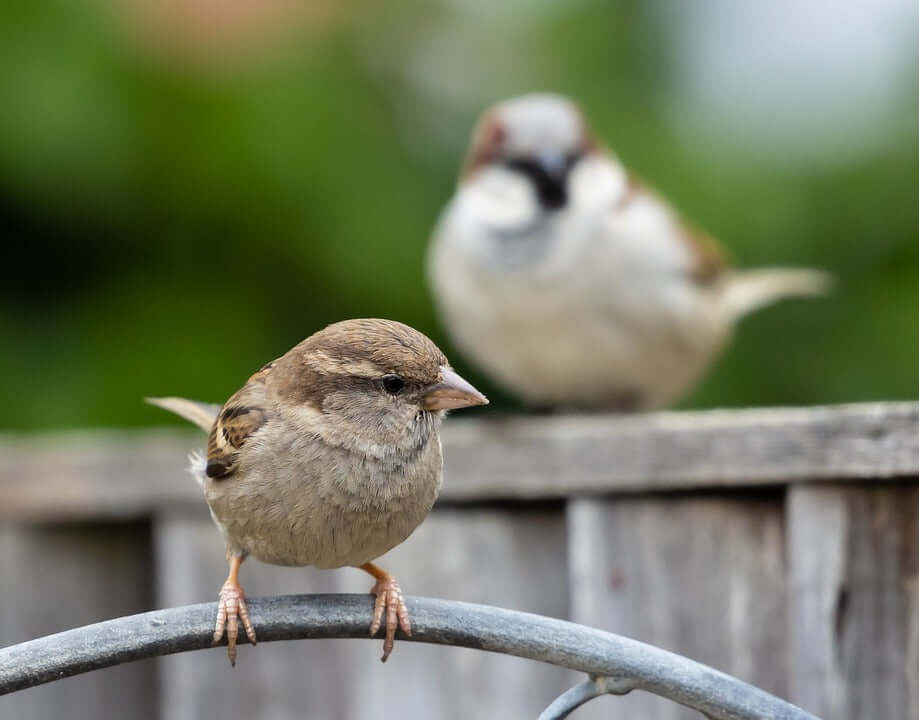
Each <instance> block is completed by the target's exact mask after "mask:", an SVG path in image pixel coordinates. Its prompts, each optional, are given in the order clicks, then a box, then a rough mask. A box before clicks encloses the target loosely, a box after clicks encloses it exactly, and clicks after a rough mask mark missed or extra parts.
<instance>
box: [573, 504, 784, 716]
mask: <svg viewBox="0 0 919 720" xmlns="http://www.w3.org/2000/svg"><path fill="white" fill-rule="evenodd" d="M781 513H782V499H781V494H780V492H771V493H761V492H760V493H756V494H755V495H753V496H749V495H744V496H743V497H738V496H720V495H719V496H706V497H701V498H700V497H688V496H655V497H641V498H620V499H617V500H590V499H582V500H575V501H572V502H571V503H570V506H569V513H568V520H569V533H570V534H569V553H570V558H569V564H570V567H571V583H570V585H571V595H572V612H573V614H572V619H573V620H574V621H575V622H580V623H584V624H587V625H591V626H594V627H598V628H600V629H602V630H609V631H611V632H616V633H620V634H623V635H627V636H629V637H633V638H636V639H638V640H643V641H645V642H649V643H652V644H655V645H658V646H660V647H663V648H666V649H668V650H673V651H675V652H678V653H680V654H683V655H688V656H689V657H692V658H694V659H696V660H699V661H700V662H704V663H706V664H708V665H711V666H713V667H715V668H718V669H719V670H724V671H725V672H728V673H730V674H732V675H735V676H737V677H739V678H741V679H742V680H746V681H747V682H751V683H753V684H754V685H757V686H759V687H761V688H763V689H764V690H767V691H769V692H771V693H774V694H776V695H779V696H780V697H783V696H785V695H786V690H787V685H786V676H785V670H786V664H787V655H786V637H785V627H786V621H785V608H786V606H785V595H784V593H785V567H784V538H783V526H782V516H781ZM582 716H583V718H584V720H588V719H589V718H598V719H599V718H604V719H606V720H609V719H616V718H623V719H626V718H643V719H646V720H677V719H679V720H689V719H690V718H691V719H692V720H696V718H697V717H698V715H697V714H695V713H693V712H692V711H689V710H687V709H685V708H681V707H679V706H677V705H674V704H673V703H670V702H667V701H666V700H663V699H661V698H657V697H654V696H651V695H647V694H645V693H640V692H634V693H632V694H631V695H629V696H627V697H624V698H609V699H599V700H595V701H593V702H592V703H590V705H589V706H587V707H586V708H585V709H583V710H580V711H579V715H578V718H579V719H580V718H581V717H582Z"/></svg>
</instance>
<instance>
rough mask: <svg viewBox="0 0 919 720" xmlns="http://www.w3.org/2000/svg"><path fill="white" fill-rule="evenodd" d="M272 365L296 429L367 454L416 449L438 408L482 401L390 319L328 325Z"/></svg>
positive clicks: (418, 337)
mask: <svg viewBox="0 0 919 720" xmlns="http://www.w3.org/2000/svg"><path fill="white" fill-rule="evenodd" d="M277 362H278V363H279V364H284V367H283V368H281V367H279V368H278V370H281V372H279V373H277V377H278V378H280V379H281V380H280V381H279V384H278V387H277V391H278V392H279V394H280V395H281V396H282V397H285V398H287V399H288V404H291V405H293V407H294V411H293V412H294V413H295V414H296V416H297V417H299V418H300V419H301V423H300V424H301V426H303V427H304V428H308V429H309V431H311V432H317V433H318V434H320V435H321V436H322V437H323V439H325V440H326V441H327V442H329V443H331V444H333V445H338V446H342V447H348V448H350V449H357V450H360V451H363V452H366V453H367V454H368V455H371V456H378V457H384V456H386V455H389V454H393V453H404V452H406V451H413V450H416V449H419V448H420V447H422V446H423V445H424V444H425V443H426V442H427V441H428V440H429V439H430V438H431V437H432V436H433V435H434V433H435V432H436V430H437V427H438V425H439V423H440V420H441V418H442V417H443V415H444V413H445V411H447V410H455V409H459V408H464V407H470V406H474V405H486V404H488V400H487V399H486V398H485V396H484V395H482V393H480V392H479V391H478V390H476V389H475V388H474V387H473V386H472V385H470V384H469V383H468V382H466V381H465V380H464V379H463V378H461V377H460V376H459V375H458V374H457V373H456V372H454V371H453V370H452V369H451V367H450V365H449V363H448V362H447V358H446V357H445V356H444V354H443V353H442V352H441V351H440V349H439V348H438V347H437V346H436V345H435V344H434V343H433V342H432V341H431V340H430V339H428V338H427V337H426V336H425V335H423V334H422V333H420V332H418V331H417V330H414V329H413V328H411V327H409V326H408V325H404V324H402V323H399V322H394V321H391V320H378V319H360V320H346V321H343V322H339V323H335V324H334V325H330V326H329V327H327V328H325V329H324V330H320V331H319V332H317V333H315V334H313V335H311V336H310V337H309V338H307V339H306V340H304V341H303V342H302V343H300V344H299V345H297V346H296V347H295V348H294V349H293V350H291V351H290V352H288V353H287V355H285V356H284V357H283V358H281V359H280V360H279V361H277ZM290 401H293V402H290Z"/></svg>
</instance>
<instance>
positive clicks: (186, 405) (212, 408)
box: [144, 397, 220, 432]
mask: <svg viewBox="0 0 919 720" xmlns="http://www.w3.org/2000/svg"><path fill="white" fill-rule="evenodd" d="M144 400H145V401H146V402H148V403H150V404H151V405H156V406H157V407H161V408H163V410H169V412H174V413H175V414H176V415H178V416H179V417H183V418H185V419H186V420H188V421H189V422H193V423H194V424H195V425H197V426H198V427H199V428H201V429H202V430H204V432H210V431H211V426H212V425H213V424H214V420H215V419H216V418H217V413H219V412H220V405H213V404H211V403H203V402H198V401H196V400H186V399H185V398H178V397H148V398H144Z"/></svg>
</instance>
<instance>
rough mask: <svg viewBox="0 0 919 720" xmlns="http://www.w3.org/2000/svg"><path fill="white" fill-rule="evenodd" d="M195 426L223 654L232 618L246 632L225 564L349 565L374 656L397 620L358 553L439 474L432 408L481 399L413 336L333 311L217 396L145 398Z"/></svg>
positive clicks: (415, 511) (382, 537)
mask: <svg viewBox="0 0 919 720" xmlns="http://www.w3.org/2000/svg"><path fill="white" fill-rule="evenodd" d="M148 402H150V403H152V404H154V405H158V406H159V407H162V408H165V409H167V410H171V411H172V412H175V413H177V414H178V415H181V416H182V417H184V418H186V419H187V420H190V421H191V422H194V423H195V424H197V425H199V426H200V427H202V428H204V429H205V430H207V431H208V432H209V433H210V435H209V436H208V443H207V457H206V458H205V457H202V456H200V455H193V456H192V465H191V468H190V469H191V472H192V474H193V475H194V476H195V478H196V479H197V480H198V482H199V484H200V485H201V487H202V489H203V490H204V497H205V498H206V500H207V504H208V506H209V507H210V510H211V516H212V517H213V519H214V522H215V523H216V524H217V527H218V528H219V529H220V532H221V533H222V534H223V538H224V541H225V542H226V547H227V560H228V562H229V566H230V573H229V576H228V577H227V581H226V583H224V585H223V588H221V590H220V599H219V611H218V614H217V624H216V628H215V631H214V642H218V641H219V640H220V639H221V638H222V637H223V633H224V629H226V633H227V652H228V654H229V657H230V663H231V664H234V665H235V663H236V640H237V636H238V621H242V625H243V627H244V628H245V631H246V634H247V635H248V637H249V640H250V641H251V642H252V644H253V645H254V644H255V630H254V629H253V627H252V622H251V621H250V619H249V612H248V609H247V607H246V600H245V595H244V593H243V588H242V586H241V585H240V584H239V580H238V573H239V567H240V565H241V564H242V562H243V560H245V558H246V557H247V556H249V555H253V556H254V557H256V558H258V559H259V560H261V561H263V562H266V563H271V564H274V565H290V566H305V565H314V566H316V567H319V568H338V567H344V566H346V565H348V566H353V567H359V568H360V569H362V570H364V571H366V572H368V573H370V574H371V575H373V577H374V578H376V584H375V585H374V586H373V589H372V590H371V592H372V593H373V594H374V595H375V596H376V602H375V605H374V614H373V621H372V623H371V626H370V634H371V636H372V635H374V634H376V632H377V631H378V630H379V628H380V625H381V623H382V621H383V614H384V611H385V614H386V618H385V621H386V638H385V640H384V643H383V660H384V661H385V660H386V658H387V657H389V654H390V652H391V651H392V648H393V640H394V637H395V633H396V627H397V625H398V627H401V628H402V630H403V631H404V632H405V633H406V634H411V625H410V622H409V618H408V612H407V610H406V607H405V603H404V601H403V599H402V591H401V589H400V588H399V585H398V583H397V582H396V579H395V578H394V577H393V576H392V575H390V574H389V573H387V572H386V571H385V570H383V569H381V568H379V567H377V566H376V565H374V564H373V563H372V562H371V561H372V560H374V559H376V558H378V557H379V556H381V555H383V554H384V553H386V552H388V551H389V550H391V549H392V548H394V547H395V546H396V545H398V544H400V543H401V542H402V541H403V540H405V539H406V538H407V537H408V536H409V535H410V534H411V533H412V531H414V529H415V528H416V527H418V525H419V524H421V521H422V520H424V518H425V517H426V516H427V514H428V512H429V511H430V510H431V506H432V505H433V504H434V501H435V500H436V499H437V494H438V492H439V490H440V485H441V479H442V478H441V472H442V467H443V462H442V458H441V449H440V437H439V435H438V430H439V427H440V423H441V420H442V419H443V416H444V414H445V411H447V410H452V409H456V408H463V407H469V406H472V405H486V404H487V403H488V400H486V399H485V397H484V396H483V395H482V394H481V393H480V392H478V391H477V390H476V389H475V388H474V387H472V385H470V384H469V383H468V382H466V381H465V380H463V379H462V378H461V377H460V376H459V375H457V374H456V373H455V372H453V370H451V369H450V366H449V364H448V363H447V358H446V357H445V356H444V354H443V353H442V352H441V351H440V350H439V349H438V348H437V346H436V345H434V343H433V342H431V341H430V340H429V339H428V338H427V337H425V336H424V335H422V334H421V333H419V332H418V331H416V330H413V329H412V328H410V327H408V326H407V325H403V324H402V323H398V322H393V321H390V320H347V321H344V322H340V323H336V324H334V325H330V326H329V327H327V328H325V329H324V330H321V331H319V332H317V333H315V334H314V335H311V336H310V337H308V338H307V339H306V340H304V341H303V342H301V343H300V344H299V345H297V346H296V347H294V348H293V349H292V350H290V351H288V352H287V353H286V354H285V355H283V356H281V357H280V358H278V359H277V360H274V361H272V362H270V363H268V364H267V365H265V366H264V367H263V368H262V369H261V370H259V371H258V372H257V373H255V374H254V375H253V376H252V377H251V378H249V381H248V382H247V383H246V384H245V385H244V386H243V387H242V388H241V389H240V390H238V391H237V392H236V393H235V394H234V395H233V396H232V397H230V399H229V400H227V402H226V403H225V404H224V405H223V407H222V408H218V407H216V406H213V405H207V404H204V403H197V402H193V401H190V400H183V399H181V398H149V399H148Z"/></svg>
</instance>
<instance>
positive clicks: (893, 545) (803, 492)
mask: <svg viewBox="0 0 919 720" xmlns="http://www.w3.org/2000/svg"><path fill="white" fill-rule="evenodd" d="M917 518H919V488H915V487H909V488H907V487H893V486H891V487H887V488H880V487H876V486H872V487H871V488H865V487H847V486H845V487H844V486H835V487H798V488H792V489H791V490H790V494H789V501H788V538H789V553H788V556H789V571H790V585H789V596H788V602H789V609H790V621H791V633H790V641H791V645H790V647H791V656H790V660H791V664H790V671H791V676H790V696H791V698H790V699H791V700H792V701H793V702H796V703H797V704H799V705H801V706H802V707H804V708H805V709H807V710H810V711H811V712H814V713H815V714H817V715H819V716H821V717H827V718H834V719H838V720H875V719H876V718H917V717H919V522H917Z"/></svg>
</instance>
